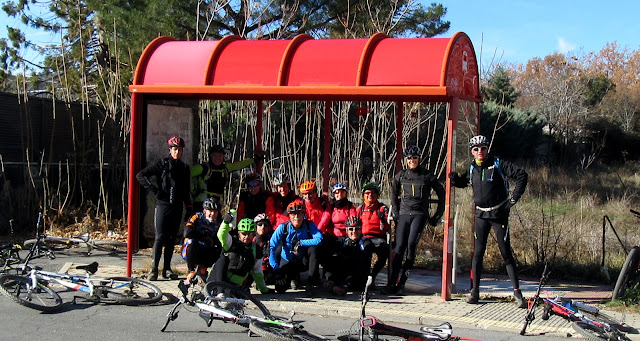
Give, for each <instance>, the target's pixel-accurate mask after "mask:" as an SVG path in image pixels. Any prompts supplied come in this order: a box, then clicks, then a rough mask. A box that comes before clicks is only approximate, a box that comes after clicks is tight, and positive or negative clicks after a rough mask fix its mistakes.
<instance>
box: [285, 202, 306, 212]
mask: <svg viewBox="0 0 640 341" xmlns="http://www.w3.org/2000/svg"><path fill="white" fill-rule="evenodd" d="M302 211H304V202H302V199H296V200H294V201H292V202H290V203H289V205H287V213H294V212H302Z"/></svg>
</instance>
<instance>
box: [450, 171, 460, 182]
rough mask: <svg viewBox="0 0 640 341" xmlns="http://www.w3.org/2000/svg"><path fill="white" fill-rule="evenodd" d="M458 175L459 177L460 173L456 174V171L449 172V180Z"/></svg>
mask: <svg viewBox="0 0 640 341" xmlns="http://www.w3.org/2000/svg"><path fill="white" fill-rule="evenodd" d="M459 177H460V175H458V173H456V172H451V173H449V179H451V180H455V179H456V178H459Z"/></svg>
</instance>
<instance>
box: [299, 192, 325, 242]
mask: <svg viewBox="0 0 640 341" xmlns="http://www.w3.org/2000/svg"><path fill="white" fill-rule="evenodd" d="M304 207H305V212H306V215H307V219H308V220H309V221H311V222H313V223H315V225H316V226H317V227H318V229H319V230H320V232H322V233H323V234H324V233H327V231H328V229H329V228H330V222H331V205H330V204H329V198H327V196H325V195H323V196H321V197H317V198H316V200H314V201H313V202H310V201H307V200H304Z"/></svg>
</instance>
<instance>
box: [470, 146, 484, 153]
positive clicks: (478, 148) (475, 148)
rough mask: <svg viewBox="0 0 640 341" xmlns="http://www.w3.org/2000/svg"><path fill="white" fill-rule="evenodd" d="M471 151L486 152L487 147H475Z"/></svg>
mask: <svg viewBox="0 0 640 341" xmlns="http://www.w3.org/2000/svg"><path fill="white" fill-rule="evenodd" d="M471 150H473V151H474V152H479V151H483V152H484V151H486V150H487V146H482V147H473V148H471Z"/></svg>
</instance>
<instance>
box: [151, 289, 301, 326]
mask: <svg viewBox="0 0 640 341" xmlns="http://www.w3.org/2000/svg"><path fill="white" fill-rule="evenodd" d="M196 284H204V282H203V280H202V279H201V278H200V277H198V276H195V277H194V278H193V279H192V280H191V283H190V285H191V286H193V285H196ZM178 288H179V289H180V291H181V297H180V299H179V300H178V302H177V303H176V304H175V305H174V306H173V308H172V309H171V310H170V311H169V313H168V314H167V322H166V323H165V325H164V327H163V328H162V329H161V331H165V328H166V327H167V326H168V324H169V322H170V321H172V320H175V319H176V318H177V317H178V314H177V312H178V308H179V307H180V306H181V305H184V304H186V305H188V306H192V307H196V308H198V310H199V315H200V317H202V318H203V319H204V320H205V321H206V323H207V327H211V323H212V322H213V321H214V320H217V321H223V322H232V323H235V324H238V325H242V326H245V327H247V326H249V325H251V324H252V323H254V322H260V323H266V324H271V325H277V326H279V327H283V328H287V329H296V328H298V324H296V323H294V322H293V316H294V315H295V312H293V311H292V312H291V313H290V314H289V319H288V320H287V321H285V320H275V319H272V318H271V319H270V318H263V317H260V316H253V315H249V314H245V313H244V312H243V314H241V315H238V314H237V313H235V312H234V311H232V310H230V309H225V308H222V307H220V306H219V305H218V303H230V304H238V305H242V306H243V307H246V305H247V304H246V303H247V300H245V299H244V298H236V297H227V296H225V295H224V294H223V293H219V294H217V295H216V296H214V297H211V296H209V295H207V296H206V297H204V295H202V297H203V298H202V299H201V300H194V299H190V298H189V297H188V296H189V293H188V290H189V286H188V284H185V283H184V282H180V283H179V284H178ZM195 295H197V294H192V295H191V296H192V297H193V296H195ZM187 310H188V309H187ZM270 317H271V316H270Z"/></svg>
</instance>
